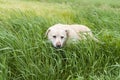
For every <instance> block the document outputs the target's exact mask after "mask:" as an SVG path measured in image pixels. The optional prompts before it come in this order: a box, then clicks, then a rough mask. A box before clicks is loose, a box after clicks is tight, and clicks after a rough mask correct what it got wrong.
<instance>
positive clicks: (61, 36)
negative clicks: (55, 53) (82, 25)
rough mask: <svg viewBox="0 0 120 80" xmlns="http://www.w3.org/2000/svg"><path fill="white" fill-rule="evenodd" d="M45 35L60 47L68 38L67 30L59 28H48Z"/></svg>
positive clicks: (54, 44) (55, 45)
mask: <svg viewBox="0 0 120 80" xmlns="http://www.w3.org/2000/svg"><path fill="white" fill-rule="evenodd" d="M46 36H48V39H49V40H50V41H51V42H52V44H53V46H54V47H56V48H61V47H62V46H63V45H64V43H65V42H66V40H67V38H68V31H67V30H65V29H59V28H49V29H48V30H47V32H46Z"/></svg>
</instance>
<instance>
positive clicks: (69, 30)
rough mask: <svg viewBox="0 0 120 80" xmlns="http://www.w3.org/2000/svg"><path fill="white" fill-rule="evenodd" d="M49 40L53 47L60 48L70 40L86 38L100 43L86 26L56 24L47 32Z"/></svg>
mask: <svg viewBox="0 0 120 80" xmlns="http://www.w3.org/2000/svg"><path fill="white" fill-rule="evenodd" d="M46 35H47V36H48V39H49V40H50V41H51V42H52V44H53V46H54V47H56V48H60V47H62V46H63V45H64V43H65V42H66V41H67V40H68V39H69V40H73V41H74V40H82V39H86V38H87V37H86V36H89V37H91V38H92V39H94V40H96V41H98V40H97V39H96V38H95V37H93V34H92V32H91V30H90V29H89V28H88V27H86V26H84V25H78V24H73V25H67V24H55V25H53V26H52V27H50V28H49V29H48V30H47V31H46Z"/></svg>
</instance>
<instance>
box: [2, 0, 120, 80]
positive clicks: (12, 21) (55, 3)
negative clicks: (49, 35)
mask: <svg viewBox="0 0 120 80" xmlns="http://www.w3.org/2000/svg"><path fill="white" fill-rule="evenodd" d="M119 3H120V1H119V0H69V1H68V0H34V1H33V0H0V80H120V5H119ZM56 23H63V24H84V25H86V26H88V27H89V28H91V30H92V32H93V33H94V35H95V37H96V38H98V39H99V40H100V41H102V42H103V44H99V43H96V42H93V41H83V42H81V41H80V42H78V43H77V44H67V45H66V46H65V47H64V48H62V49H55V48H53V47H52V46H51V44H50V43H48V41H47V39H46V37H45V35H44V34H45V31H46V30H47V28H48V27H50V26H52V25H54V24H56Z"/></svg>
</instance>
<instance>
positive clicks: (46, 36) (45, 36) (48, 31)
mask: <svg viewBox="0 0 120 80" xmlns="http://www.w3.org/2000/svg"><path fill="white" fill-rule="evenodd" d="M49 32H50V29H48V30H47V31H46V33H45V37H47V35H48V33H49Z"/></svg>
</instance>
